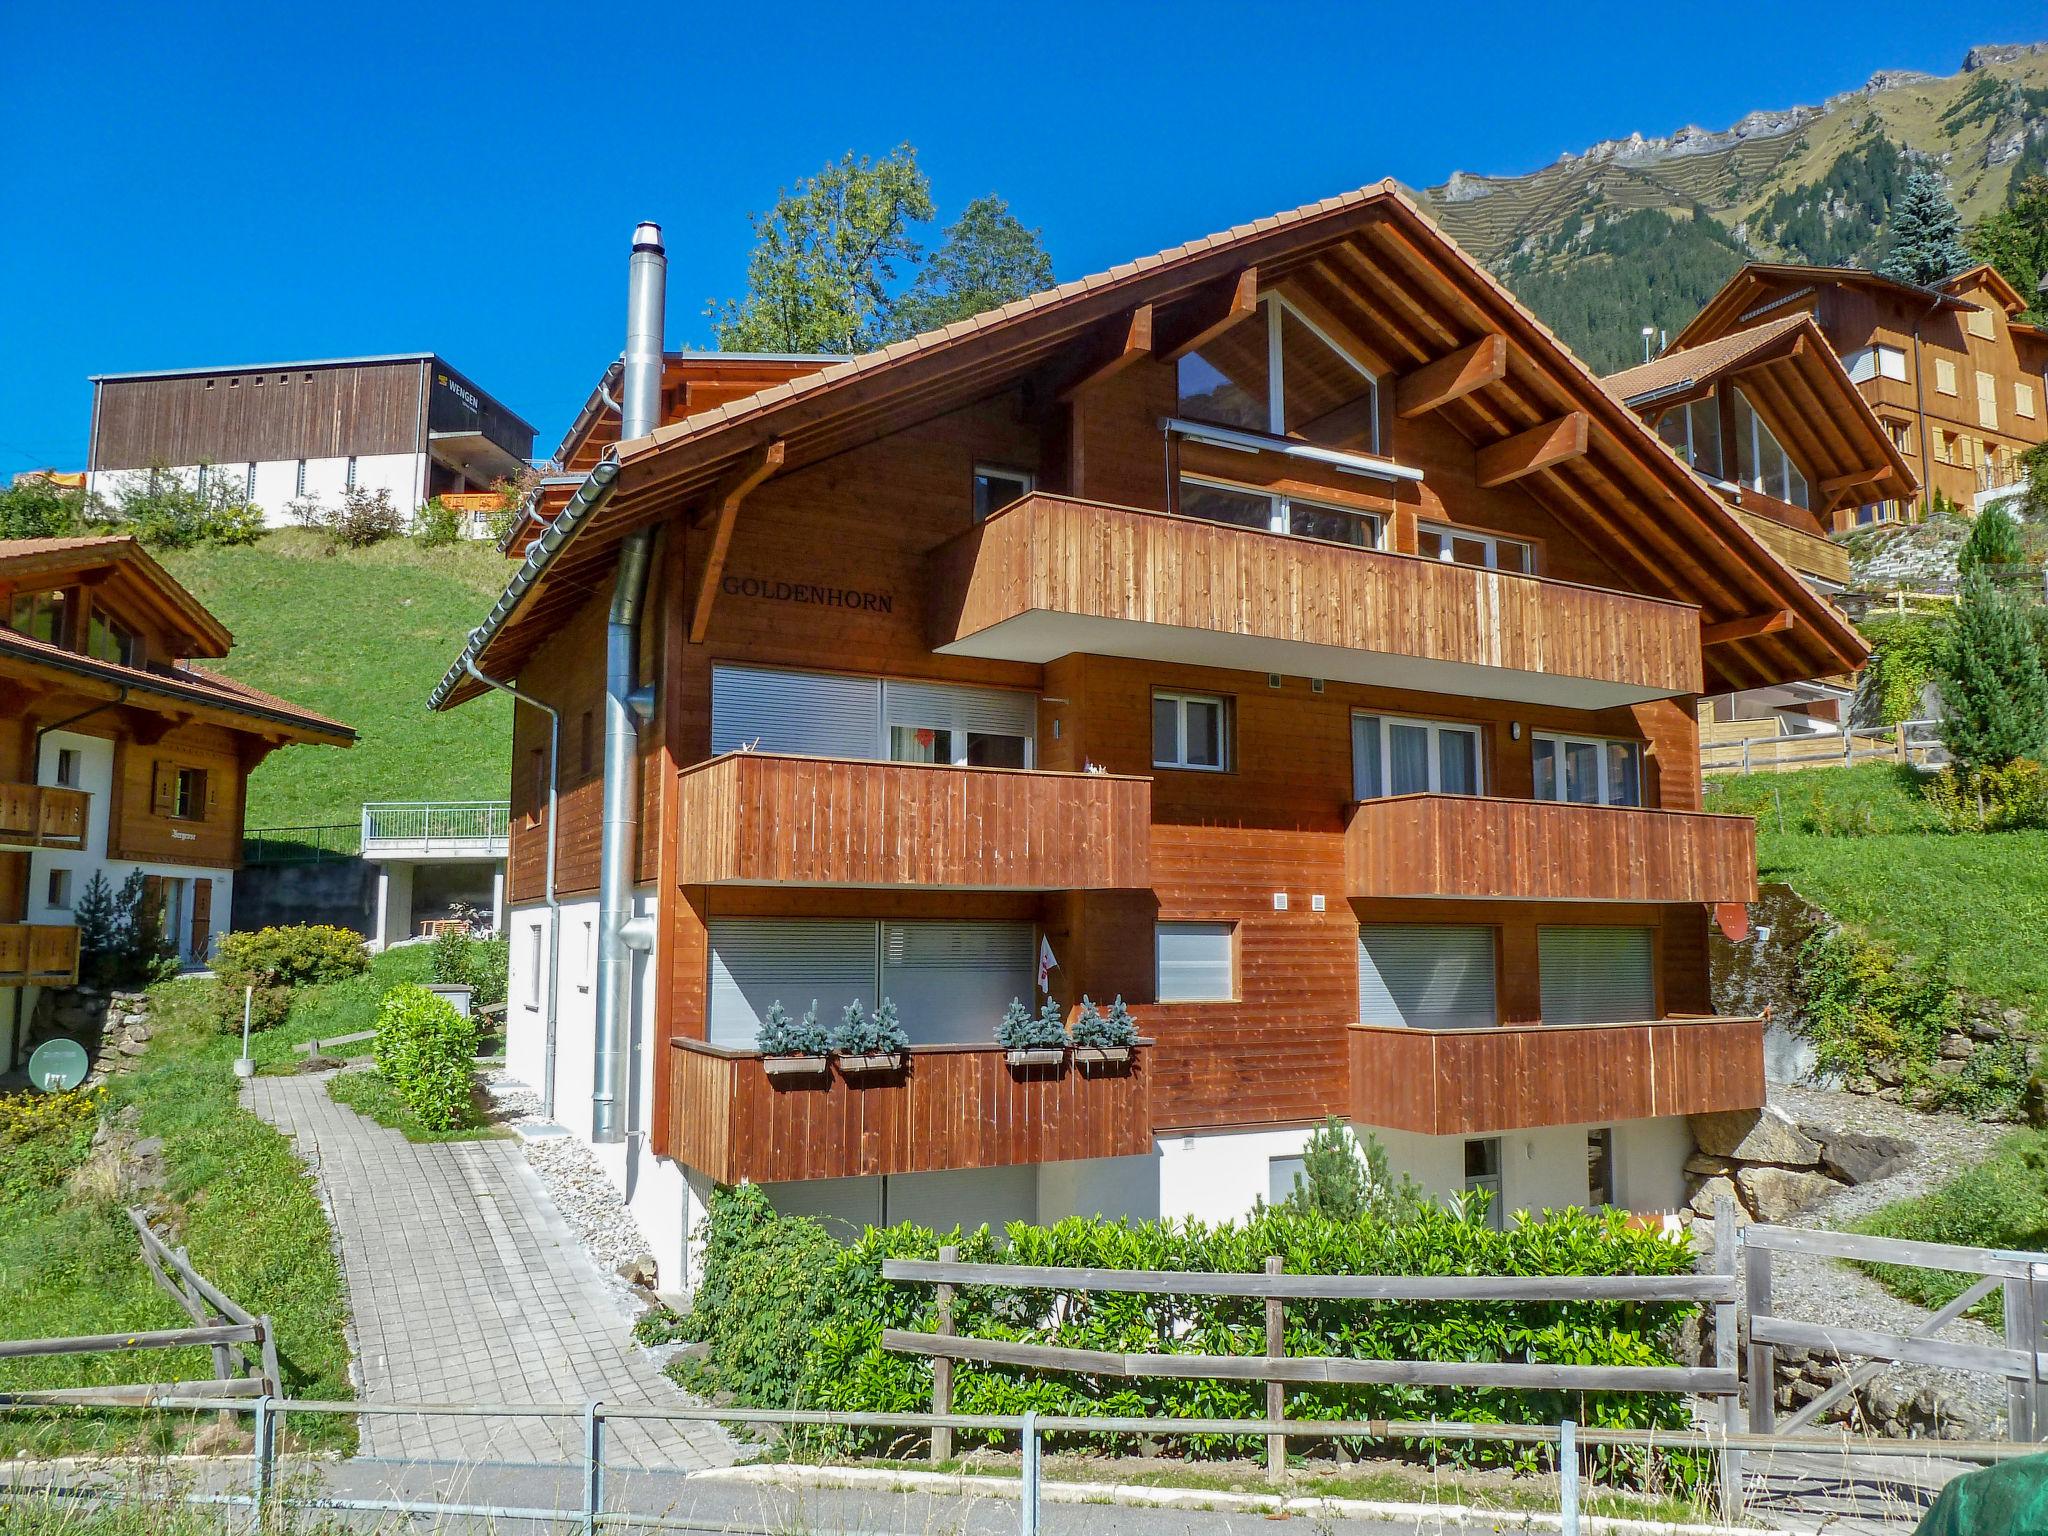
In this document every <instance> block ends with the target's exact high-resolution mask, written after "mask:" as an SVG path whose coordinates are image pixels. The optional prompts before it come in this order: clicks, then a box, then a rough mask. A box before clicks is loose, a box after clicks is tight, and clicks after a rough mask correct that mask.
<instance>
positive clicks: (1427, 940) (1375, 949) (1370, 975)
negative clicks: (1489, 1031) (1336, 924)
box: [1358, 923, 1500, 1029]
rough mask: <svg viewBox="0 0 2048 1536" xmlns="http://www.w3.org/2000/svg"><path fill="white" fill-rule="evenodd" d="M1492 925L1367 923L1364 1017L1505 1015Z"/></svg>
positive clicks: (1451, 1025)
mask: <svg viewBox="0 0 2048 1536" xmlns="http://www.w3.org/2000/svg"><path fill="white" fill-rule="evenodd" d="M1494 949H1495V945H1494V931H1493V930H1492V929H1491V928H1484V927H1479V926H1477V925H1465V924H1448V923H1446V924H1423V923H1368V924H1366V925H1364V926H1363V927H1361V928H1360V929H1359V930H1358V1022H1359V1023H1361V1024H1389V1025H1402V1026H1405V1027H1407V1028H1409V1029H1481V1028H1487V1027H1490V1026H1492V1025H1494V1024H1498V1023H1499V1022H1500V1009H1499V1006H1498V1003H1497V1002H1496V999H1495V987H1494V972H1495V970H1496V969H1497V966H1496V963H1495V959H1494Z"/></svg>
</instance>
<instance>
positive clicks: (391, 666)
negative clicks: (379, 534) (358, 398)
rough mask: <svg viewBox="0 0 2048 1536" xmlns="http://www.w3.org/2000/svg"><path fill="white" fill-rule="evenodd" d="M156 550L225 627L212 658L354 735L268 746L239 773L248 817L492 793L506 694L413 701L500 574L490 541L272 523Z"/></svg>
mask: <svg viewBox="0 0 2048 1536" xmlns="http://www.w3.org/2000/svg"><path fill="white" fill-rule="evenodd" d="M161 558H162V560H163V563H164V565H165V567H166V568H167V569H169V571H170V572H171V574H172V575H173V576H175V577H177V578H178V580H179V581H181V582H183V583H184V584H185V585H186V586H188V587H190V588H191V589H192V591H193V592H194V593H195V594H196V595H197V596H198V598H199V600H200V601H201V602H203V603H205V604H206V606H207V607H209V608H211V609H212V610H213V611H214V613H216V614H217V615H219V617H220V619H221V622H222V623H224V624H226V625H227V627H228V628H229V629H230V630H231V631H233V633H234V637H235V645H234V650H233V651H232V652H231V653H230V654H229V656H228V658H227V659H226V661H224V662H219V663H214V665H216V666H218V667H219V668H220V669H221V670H223V671H225V672H227V673H228V674H230V675H231V676H233V677H236V678H239V679H241V680H242V681H244V682H249V683H253V684H255V685H256V686H257V687H259V688H265V689H268V690H269V691H270V692H272V693H275V694H279V695H281V696H283V697H284V698H287V699H290V700H291V701H292V702H293V703H295V704H302V705H304V706H305V707H306V708H308V709H311V710H316V711H318V712H319V713H321V714H324V715H330V716H332V717H333V718H335V719H337V720H341V721H343V722H344V723H346V724H348V725H352V726H354V727H355V728H356V730H357V732H358V733H360V735H361V740H360V741H358V742H357V743H356V745H355V746H354V747H351V748H348V749H346V750H342V749H339V748H333V747H288V748H286V749H285V750H284V751H281V752H277V753H273V754H272V755H271V756H270V757H269V758H268V759H266V760H265V761H264V762H263V764H262V765H261V766H260V767H258V768H257V770H256V771H255V773H254V774H252V775H251V776H250V779H249V811H248V825H249V826H250V827H251V828H258V829H260V828H264V827H280V826H309V825H326V824H335V823H344V822H347V823H352V822H354V821H355V820H356V819H357V817H358V816H359V814H360V813H361V808H362V803H363V802H364V801H365V800H425V799H443V800H501V799H503V798H504V797H505V792H506V786H507V784H508V783H509V781H510V771H509V769H508V767H507V764H508V763H509V761H510V752H511V711H510V707H509V704H508V702H507V701H506V699H505V698H504V697H503V696H502V695H500V694H492V695H490V696H489V697H488V698H483V699H478V700H476V701H475V702H473V703H470V704H465V705H464V706H463V707H462V708H461V709H458V710H456V711H454V712H453V713H452V714H445V715H436V714H430V713H429V712H428V710H427V705H426V700H427V694H428V693H429V692H430V691H432V689H433V686H434V684H435V683H437V682H439V681H440V680H441V674H442V673H443V672H444V671H445V670H446V669H447V666H448V664H449V662H451V661H453V660H454V659H455V655H456V653H457V651H459V650H460V649H461V647H462V642H463V640H464V638H465V637H466V636H467V635H468V634H469V632H470V630H472V629H473V628H475V627H476V625H477V624H479V623H480V622H482V620H483V617H484V614H485V613H486V612H488V611H489V609H490V606H491V603H492V602H493V600H495V599H496V597H497V595H498V594H499V593H500V592H501V591H503V590H504V586H505V582H506V580H507V579H508V578H509V577H510V576H511V574H512V565H511V562H509V561H507V560H506V559H505V557H504V556H503V555H500V554H499V553H498V552H497V550H496V548H495V547H493V546H491V545H488V544H478V543H472V542H470V541H467V540H464V541H461V542H459V543H457V544H454V545H452V546H449V547H447V548H444V549H421V548H420V547H419V546H418V545H416V544H414V543H413V542H412V541H411V540H409V539H391V540H387V541H386V542H384V543H382V544H377V545H373V546H371V547H370V548H368V549H362V550H346V549H338V548H336V547H335V546H334V545H332V544H330V543H329V542H328V540H327V539H326V538H325V537H323V536H322V535H320V534H316V533H313V532H310V531H307V530H304V529H285V530H280V531H278V532H275V533H268V534H265V535H264V536H263V538H262V539H261V540H260V541H259V542H257V543H255V544H253V545H249V546H247V547H244V548H239V549H214V548H202V549H192V550H182V551H176V552H170V553H166V554H164V555H163V556H162V557H161Z"/></svg>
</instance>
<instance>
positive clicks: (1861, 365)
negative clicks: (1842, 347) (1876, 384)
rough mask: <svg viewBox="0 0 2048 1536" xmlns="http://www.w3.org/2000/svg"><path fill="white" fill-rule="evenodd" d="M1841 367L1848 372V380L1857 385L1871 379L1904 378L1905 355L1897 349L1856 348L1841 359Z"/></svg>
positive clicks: (1880, 347) (1882, 347) (1883, 347)
mask: <svg viewBox="0 0 2048 1536" xmlns="http://www.w3.org/2000/svg"><path fill="white" fill-rule="evenodd" d="M1842 366H1843V367H1844V368H1845V369H1847V370H1848V373H1849V378H1850V380H1851V381H1852V382H1854V383H1857V384H1864V383H1868V382H1869V381H1870V380H1872V379H1900V380H1903V379H1904V378H1905V377H1906V354H1905V353H1904V352H1902V351H1901V350H1900V349H1899V348H1897V347H1885V346H1875V347H1858V348H1857V349H1856V350H1855V351H1854V352H1851V353H1848V354H1847V355H1846V356H1844V357H1843V359H1842Z"/></svg>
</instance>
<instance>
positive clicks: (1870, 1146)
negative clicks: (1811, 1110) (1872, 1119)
mask: <svg viewBox="0 0 2048 1536" xmlns="http://www.w3.org/2000/svg"><path fill="white" fill-rule="evenodd" d="M1919 1150H1920V1149H1919V1148H1918V1147H1916V1146H1914V1145H1913V1143H1912V1142H1910V1141H1901V1140H1900V1139H1899V1138H1898V1137H1896V1136H1872V1135H1869V1134H1867V1133H1865V1132H1863V1131H1834V1132H1831V1133H1830V1134H1829V1135H1828V1136H1827V1137H1825V1138H1824V1139H1823V1141H1822V1143H1821V1155H1820V1165H1821V1167H1823V1168H1824V1169H1826V1170H1827V1171H1828V1172H1829V1173H1831V1174H1833V1175H1834V1176H1835V1177H1836V1178H1838V1179H1840V1180H1841V1181H1842V1182H1843V1183H1844V1184H1868V1183H1870V1182H1871V1180H1873V1179H1888V1178H1890V1177H1891V1176H1892V1175H1893V1174H1895V1173H1897V1172H1898V1171H1899V1170H1900V1169H1902V1168H1904V1167H1905V1166H1906V1164H1907V1163H1909V1162H1911V1161H1912V1159H1913V1154H1914V1153H1915V1152H1917V1151H1919Z"/></svg>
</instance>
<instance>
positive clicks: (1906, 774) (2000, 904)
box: [1706, 763, 2048, 1020]
mask: <svg viewBox="0 0 2048 1536" xmlns="http://www.w3.org/2000/svg"><path fill="white" fill-rule="evenodd" d="M1708 782H1709V786H1710V787H1709V788H1708V790H1707V795H1706V808H1707V809H1708V810H1710V811H1744V812H1749V813H1751V814H1754V815H1755V816H1756V817H1757V866H1758V871H1759V873H1760V874H1761V875H1762V876H1763V878H1764V879H1765V880H1783V881H1785V882H1787V883H1788V884H1790V885H1791V886H1792V888H1793V889H1794V890H1796V891H1798V892H1799V894H1800V895H1802V896H1804V897H1805V898H1806V899H1807V900H1809V901H1811V902H1813V903H1815V904H1816V905H1817V906H1821V907H1825V908H1826V909H1827V910H1828V911H1829V912H1831V913H1833V914H1834V915H1835V916H1836V917H1838V918H1840V919H1842V920H1843V921H1844V922H1848V923H1853V924H1855V925H1856V926H1857V927H1859V928H1861V929H1862V930H1864V931H1865V932H1866V933H1868V934H1870V935H1871V936H1872V937H1874V938H1879V939H1885V940H1888V941H1889V942H1891V943H1893V944H1895V945H1897V946H1898V947H1899V948H1901V949H1903V950H1905V951H1906V952H1908V953H1910V954H1915V955H1920V956H1923V957H1927V956H1932V955H1934V954H1936V953H1938V952H1940V951H1941V950H1942V949H1944V948H1946V949H1947V951H1948V954H1949V960H1950V964H1951V966H1952V967H1953V970H1954V975H1955V978H1956V980H1957V982H1959V983H1960V984H1961V985H1962V986H1963V987H1965V988H1966V989H1968V990H1969V991H1971V992H1975V993H1978V994H1980V995H1982V996H1985V997H1990V998H1995V999H1997V1000H1998V1001H1999V1002H2002V1003H2004V1004H2006V1005H2007V1006H2010V1007H2019V1008H2024V1009H2026V1010H2027V1011H2028V1012H2029V1013H2031V1014H2033V1015H2034V1016H2035V1017H2036V1018H2037V1019H2043V1020H2048V944H2044V943H2043V942H2042V936H2043V935H2044V934H2048V832H1991V833H1972V834H1965V835H1950V834H1947V833H1944V832H1940V831H1937V830H1931V829H1932V828H1934V826H1935V822H1934V820H1933V817H1932V815H1931V814H1930V813H1929V811H1928V809H1927V807H1926V805H1925V804H1924V803H1923V802H1922V800H1921V798H1920V795H1919V788H1918V776H1917V775H1915V774H1913V773H1912V772H1911V771H1910V770H1904V769H1900V768H1897V767H1895V766H1893V765H1891V764H1887V763H1863V764H1859V765H1858V766H1856V767H1854V768H1808V769H1803V770H1801V771H1800V772H1797V773H1776V774H1768V773H1767V774H1752V775H1750V776H1748V777H1746V778H1741V777H1737V778H1725V779H1713V780H1709V781H1708ZM1846 828H1854V829H1857V831H1856V833H1855V834H1854V835H1844V834H1843V833H1842V832H1839V831H1835V830H1829V829H1846ZM1863 829H1869V830H1863Z"/></svg>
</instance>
